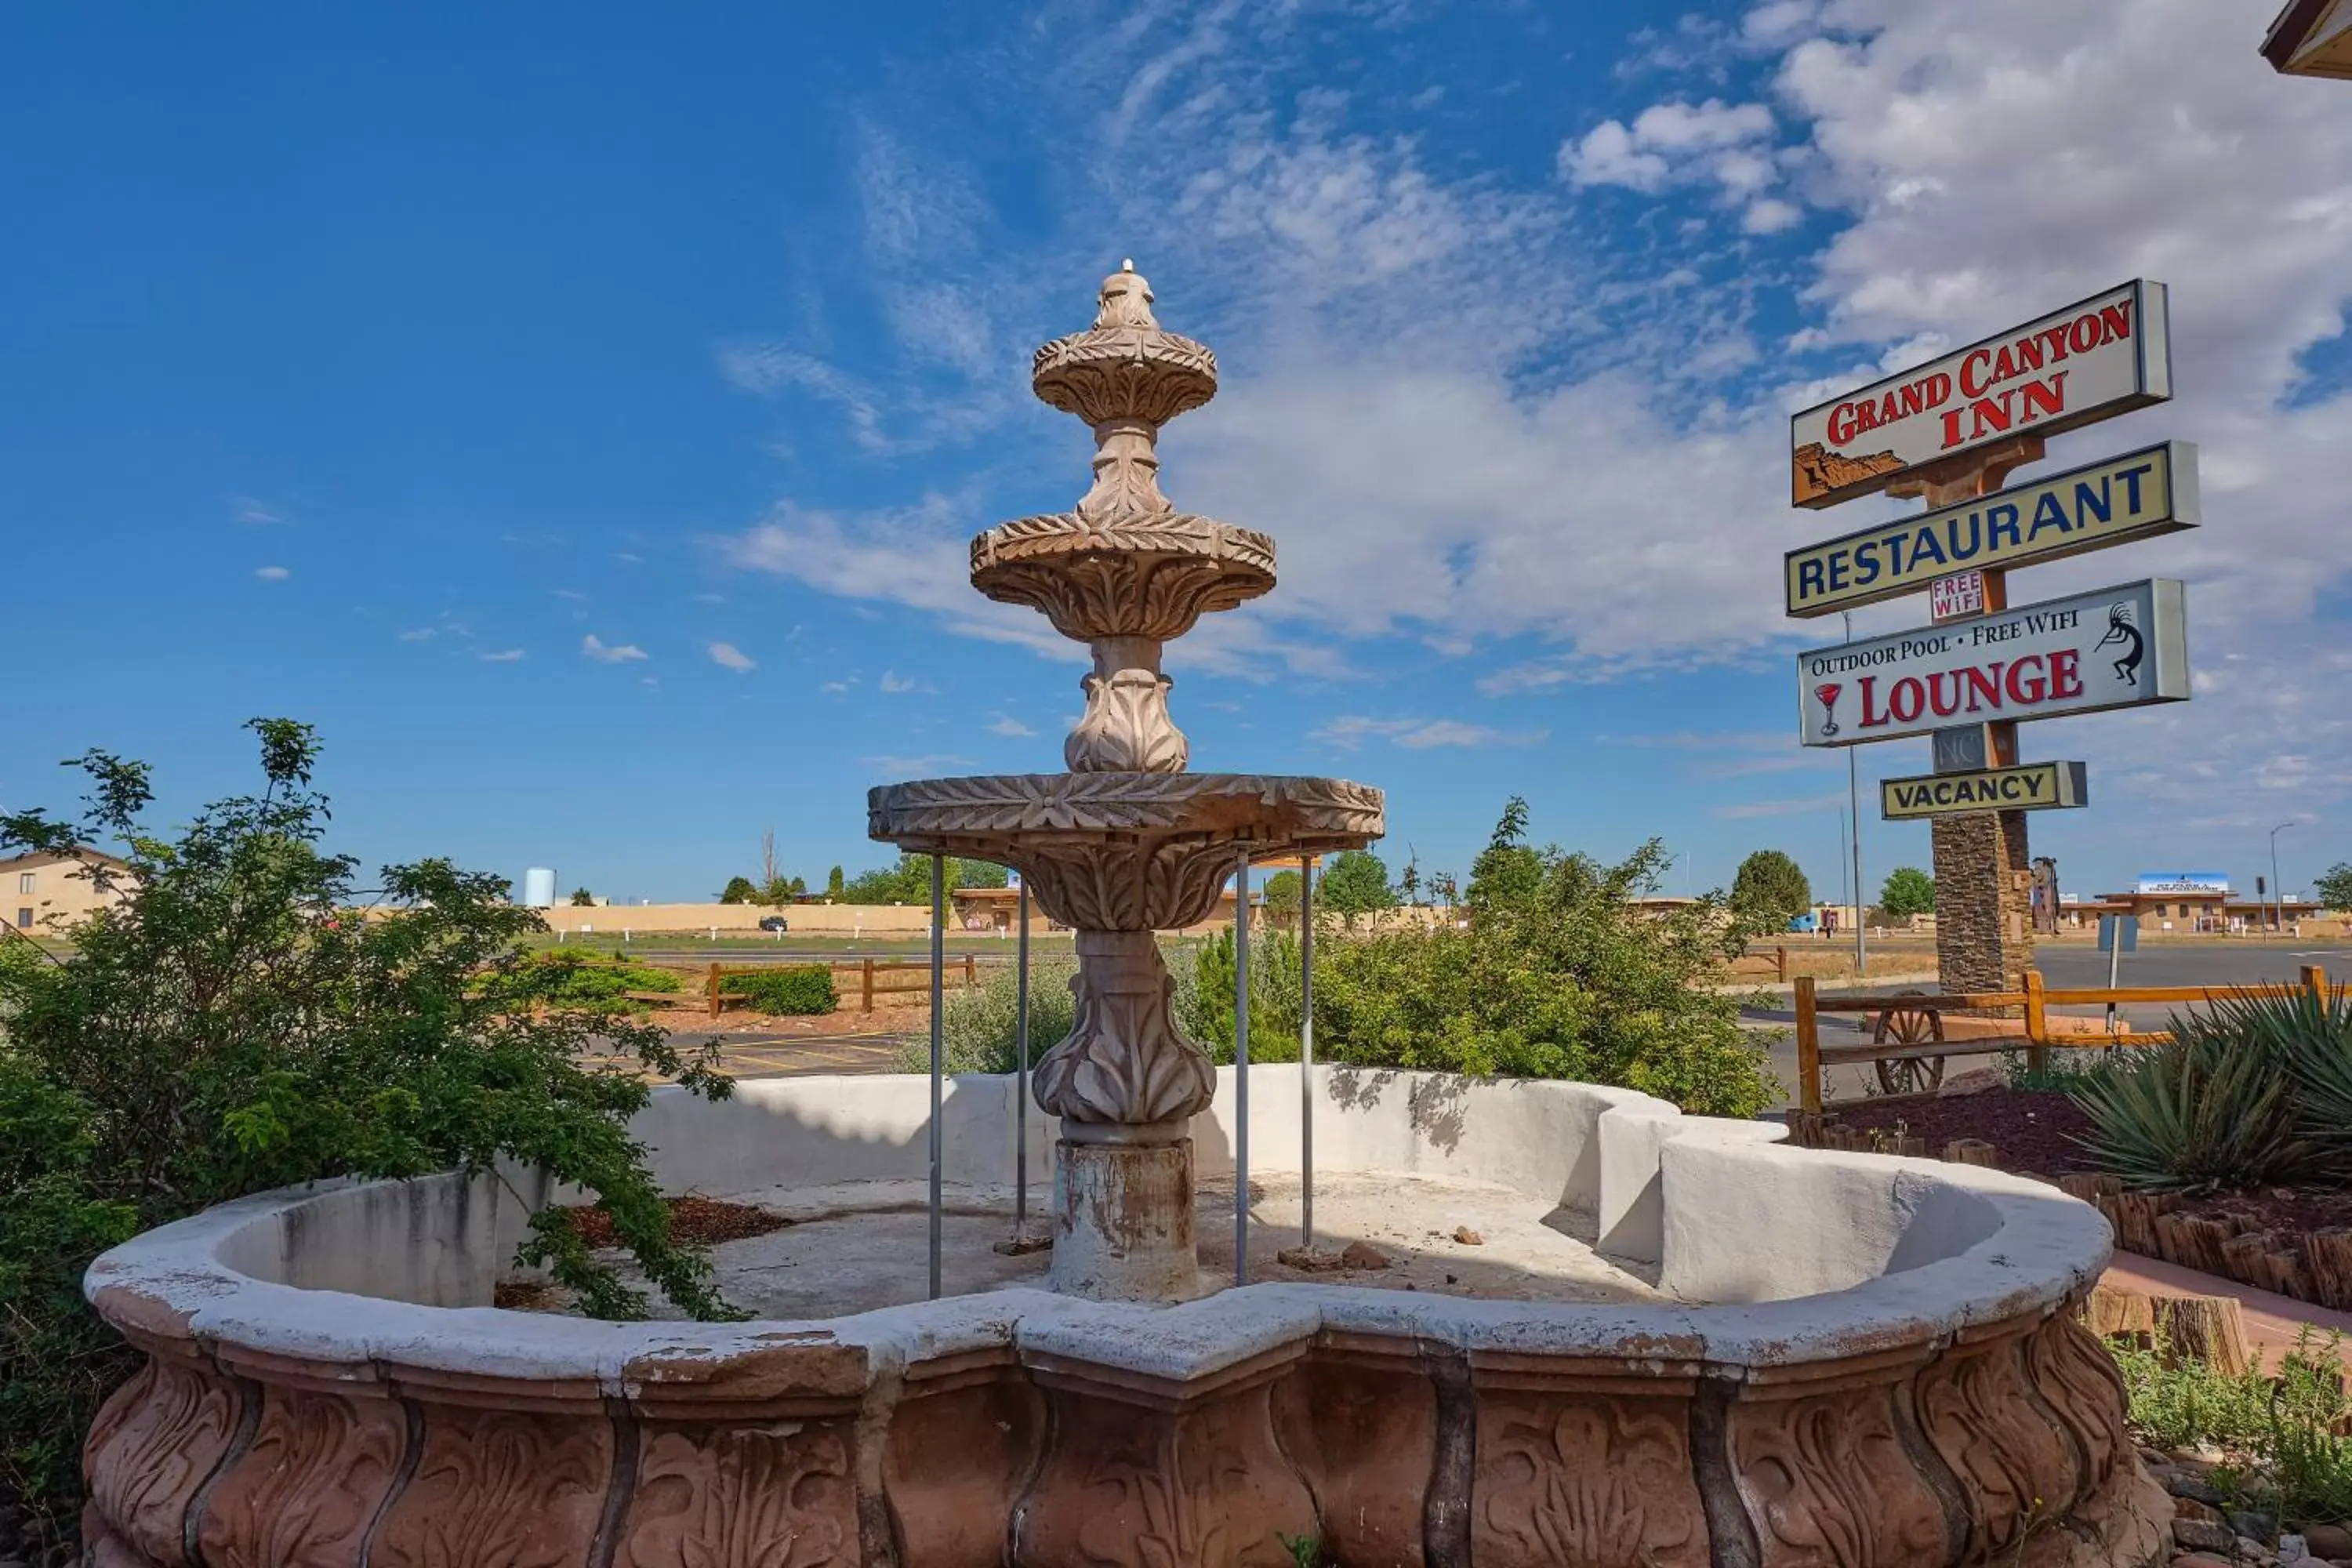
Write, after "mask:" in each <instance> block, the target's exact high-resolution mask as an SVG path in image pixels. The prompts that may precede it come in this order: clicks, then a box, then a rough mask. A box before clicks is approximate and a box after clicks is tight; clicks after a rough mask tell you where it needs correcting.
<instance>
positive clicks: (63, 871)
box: [0, 847, 129, 931]
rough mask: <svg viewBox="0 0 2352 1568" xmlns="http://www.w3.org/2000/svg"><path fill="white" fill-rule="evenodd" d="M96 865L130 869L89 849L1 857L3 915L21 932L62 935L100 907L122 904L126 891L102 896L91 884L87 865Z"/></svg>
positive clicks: (116, 869)
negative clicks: (66, 853) (57, 933)
mask: <svg viewBox="0 0 2352 1568" xmlns="http://www.w3.org/2000/svg"><path fill="white" fill-rule="evenodd" d="M92 861H94V862H97V863H99V864H101V865H104V866H106V867H108V868H111V869H112V870H114V871H117V872H127V871H128V870H129V867H128V865H127V864H126V863H125V862H123V861H121V860H118V859H116V858H114V857H113V856H111V855H106V854H101V853H100V852H99V851H98V850H95V849H91V848H88V847H85V848H83V849H82V850H80V852H79V854H78V855H58V854H52V853H50V852H49V851H47V850H39V851H37V852H35V853H33V854H29V855H12V856H10V857H8V858H6V859H0V916H5V919H6V920H7V922H8V923H9V924H10V925H12V926H14V927H16V929H17V930H18V931H62V930H63V929H64V928H66V927H68V926H70V925H73V924H75V923H76V922H78V921H81V920H83V919H84V918H86V917H87V916H88V915H89V913H90V912H91V911H92V910H96V909H97V908H98V907H99V906H100V905H101V904H114V903H119V902H121V899H122V896H123V892H122V889H121V888H117V889H115V890H114V891H112V892H103V891H101V890H100V889H99V888H98V886H97V885H96V884H95V883H93V882H92V881H91V880H90V877H89V869H88V864H87V863H88V862H92Z"/></svg>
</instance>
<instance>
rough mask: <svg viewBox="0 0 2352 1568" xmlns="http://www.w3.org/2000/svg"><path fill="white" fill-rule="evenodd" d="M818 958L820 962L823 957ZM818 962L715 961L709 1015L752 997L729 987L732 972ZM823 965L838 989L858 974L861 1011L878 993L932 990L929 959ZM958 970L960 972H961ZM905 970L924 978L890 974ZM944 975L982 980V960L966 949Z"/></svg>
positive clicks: (706, 991) (706, 983)
mask: <svg viewBox="0 0 2352 1568" xmlns="http://www.w3.org/2000/svg"><path fill="white" fill-rule="evenodd" d="M819 962H820V963H821V962H822V961H819ZM817 966H818V965H817V964H816V963H811V964H808V965H804V966H803V965H795V964H776V963H735V964H727V963H714V964H711V965H710V966H709V969H708V970H707V971H705V973H704V975H703V981H702V994H703V1000H704V1002H705V1004H706V1005H708V1006H709V1009H710V1016H712V1017H714V1018H716V1017H717V1016H719V1013H720V1012H721V1011H722V1010H723V1009H724V1008H725V1007H726V1005H727V1004H728V1003H730V1002H744V1001H749V1000H750V998H749V997H748V996H746V995H745V994H743V993H742V992H740V991H730V990H728V989H727V988H726V982H727V979H728V978H729V977H730V976H731V975H737V974H769V973H774V972H775V971H777V970H778V969H790V968H800V967H807V968H812V969H813V968H815V967H817ZM824 968H826V969H829V970H831V971H832V972H833V984H834V989H835V992H842V991H844V989H845V987H844V985H843V981H844V979H845V977H850V976H854V977H856V982H857V1002H858V1011H860V1012H862V1013H871V1012H872V1011H874V998H875V996H876V995H877V994H880V995H885V996H887V995H890V994H893V993H897V992H907V991H913V992H924V993H928V992H929V990H930V985H931V965H930V961H929V960H928V959H896V958H881V959H876V958H862V959H859V960H858V961H857V962H856V963H824ZM959 971H961V974H959V973H958V972H959ZM902 973H915V974H919V975H920V976H921V977H922V978H921V979H920V980H919V981H917V982H916V983H915V984H911V985H902V984H897V983H896V981H895V980H894V979H890V978H889V977H892V976H896V975H898V974H902ZM877 976H878V977H883V978H884V979H885V981H886V983H885V984H879V985H877V984H875V981H876V979H877ZM943 978H944V979H945V981H946V983H947V984H951V985H964V986H972V985H977V984H980V964H979V961H978V959H977V957H976V956H975V955H974V954H971V953H969V952H967V953H965V954H964V955H963V956H962V957H961V959H954V958H951V959H950V960H949V961H948V972H947V974H946V975H945V976H943Z"/></svg>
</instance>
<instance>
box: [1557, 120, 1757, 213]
mask: <svg viewBox="0 0 2352 1568" xmlns="http://www.w3.org/2000/svg"><path fill="white" fill-rule="evenodd" d="M1774 130H1775V126H1774V123H1773V120H1772V111H1771V110H1769V109H1767V108H1766V107H1765V106H1764V105H1762V104H1760V103H1739V104H1729V103H1726V102H1724V101H1723V100H1721V99H1717V98H1710V99H1708V100H1706V102H1704V103H1697V104H1692V103H1684V102H1667V103H1654V104H1652V105H1651V106H1650V107H1649V108H1647V109H1645V110H1642V112H1641V113H1639V114H1637V115H1635V116H1634V117H1633V124H1632V125H1630V126H1629V125H1627V124H1626V123H1625V122H1624V121H1620V120H1604V121H1601V123H1600V124H1598V125H1596V126H1594V127H1593V128H1592V129H1591V131H1588V132H1585V134H1584V136H1583V138H1582V139H1581V140H1580V141H1575V142H1562V143H1561V144H1560V149H1559V172H1560V173H1561V174H1565V175H1567V176H1568V178H1569V181H1570V183H1571V184H1575V185H1578V186H1587V185H1622V186H1624V187H1625V188H1627V189H1628V190H1635V191H1644V192H1656V191H1661V190H1664V188H1665V187H1666V186H1667V185H1668V184H1672V183H1675V182H1678V181H1682V180H1696V179H1712V180H1713V181H1715V182H1716V183H1717V184H1719V185H1721V186H1722V187H1723V189H1724V190H1725V191H1726V192H1727V194H1729V195H1735V196H1746V195H1753V194H1754V193H1756V192H1758V191H1760V190H1762V189H1763V188H1764V187H1765V186H1767V185H1769V184H1774V183H1775V182H1776V181H1778V180H1779V178H1780V171H1779V170H1778V169H1777V168H1776V167H1775V166H1774V163H1773V158H1772V137H1773V132H1774Z"/></svg>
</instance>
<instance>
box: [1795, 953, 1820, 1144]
mask: <svg viewBox="0 0 2352 1568" xmlns="http://www.w3.org/2000/svg"><path fill="white" fill-rule="evenodd" d="M1797 1106H1798V1109H1800V1110H1805V1111H1808V1112H1810V1113H1811V1114H1813V1115H1816V1116H1818V1115H1820V1114H1821V1110H1822V1020H1821V1016H1820V1015H1819V1014H1817V1013H1815V1012H1814V1011H1813V977H1812V976H1811V975H1810V974H1800V975H1798V976H1797Z"/></svg>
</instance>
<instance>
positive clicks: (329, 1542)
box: [200, 1387, 407, 1568]
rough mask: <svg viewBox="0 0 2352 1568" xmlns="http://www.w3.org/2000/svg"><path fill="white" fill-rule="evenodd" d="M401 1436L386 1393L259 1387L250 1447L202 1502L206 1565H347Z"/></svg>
mask: <svg viewBox="0 0 2352 1568" xmlns="http://www.w3.org/2000/svg"><path fill="white" fill-rule="evenodd" d="M406 1442H407V1429H406V1421H405V1419H404V1417H403V1415H401V1412H400V1410H399V1407H398V1406H396V1405H394V1404H393V1403H392V1402H391V1401H389V1400H383V1399H370V1400H367V1401H365V1402H364V1404H362V1402H360V1401H356V1400H352V1399H346V1398H343V1397H341V1396H340V1395H338V1394H314V1393H311V1392H310V1391H308V1390H305V1389H289V1388H278V1387H270V1388H268V1389H267V1391H266V1392H265V1394H263V1398H262V1408H261V1419H260V1423H259V1425H258V1426H256V1428H255V1429H254V1435H253V1445H252V1447H248V1448H247V1450H246V1451H245V1453H244V1454H243V1456H241V1457H240V1458H238V1459H237V1461H236V1464H234V1465H232V1466H231V1467H230V1468H229V1469H228V1472H227V1473H226V1475H225V1476H223V1477H222V1479H221V1481H220V1484H219V1485H218V1486H217V1487H215V1489H214V1490H213V1493H212V1497H211V1500H210V1501H209V1502H208V1503H207V1505H206V1507H205V1521H204V1527H203V1531H202V1536H201V1542H200V1544H201V1545H202V1546H203V1548H204V1557H205V1568H348V1565H349V1564H351V1563H354V1562H356V1561H358V1558H359V1552H360V1544H361V1541H362V1537H363V1536H364V1535H365V1534H366V1532H367V1527H368V1522H369V1521H370V1520H372V1519H373V1518H374V1517H375V1511H376V1509H377V1507H378V1506H379V1505H380V1504H381V1503H382V1502H383V1497H384V1494H385V1493H386V1492H387V1491H389V1490H390V1489H391V1487H392V1481H393V1477H394V1475H395V1474H396V1473H397V1472H398V1470H399V1467H400V1457H401V1450H402V1449H403V1447H405V1446H406Z"/></svg>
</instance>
